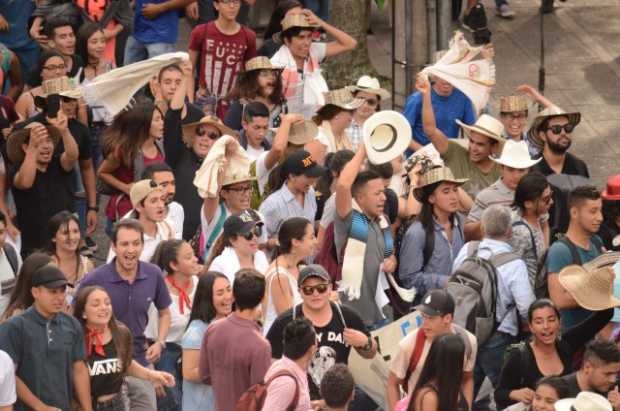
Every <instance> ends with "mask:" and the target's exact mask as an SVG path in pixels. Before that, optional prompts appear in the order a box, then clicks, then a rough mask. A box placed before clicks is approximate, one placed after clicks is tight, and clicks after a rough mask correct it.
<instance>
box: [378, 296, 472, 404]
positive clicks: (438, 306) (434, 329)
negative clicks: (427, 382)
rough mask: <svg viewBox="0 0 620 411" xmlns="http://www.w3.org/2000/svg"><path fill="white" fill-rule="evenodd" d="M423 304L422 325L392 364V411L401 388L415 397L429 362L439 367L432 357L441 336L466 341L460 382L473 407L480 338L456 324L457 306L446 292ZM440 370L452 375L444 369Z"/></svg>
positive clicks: (404, 341)
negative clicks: (448, 335)
mask: <svg viewBox="0 0 620 411" xmlns="http://www.w3.org/2000/svg"><path fill="white" fill-rule="evenodd" d="M421 301H422V304H421V305H419V306H418V307H417V308H418V310H420V312H421V313H422V321H423V322H422V326H421V327H419V328H416V329H415V330H414V331H412V332H411V333H409V334H408V335H407V336H406V337H405V338H403V339H402V340H401V341H400V342H399V343H398V350H397V352H396V355H395V356H394V358H393V359H392V361H391V364H390V372H389V376H388V381H387V395H386V397H387V403H388V405H389V409H392V410H393V409H394V407H395V405H396V403H397V402H398V401H399V400H400V387H401V386H403V387H404V391H405V394H406V395H407V396H409V397H410V398H415V397H411V395H412V394H413V393H414V389H415V388H416V387H418V386H420V381H421V380H420V378H421V376H422V373H423V372H424V370H425V369H426V368H427V366H428V364H429V361H431V363H430V364H431V366H435V364H434V363H433V362H432V361H434V360H436V359H433V358H431V357H430V351H432V346H433V345H434V342H435V341H437V339H438V338H439V337H441V336H442V335H445V334H454V335H458V336H459V338H460V339H461V340H462V341H463V345H464V348H465V349H464V350H463V352H462V354H461V358H464V360H462V361H463V363H462V364H463V365H462V368H461V371H459V372H460V373H461V375H459V376H458V380H459V381H461V389H460V390H459V392H461V393H462V395H464V396H465V399H466V401H467V403H468V404H471V402H472V401H473V393H474V386H473V371H474V364H475V363H476V353H477V350H476V347H477V342H476V337H475V336H474V335H473V334H471V333H470V332H469V331H467V330H465V329H464V328H462V327H460V326H458V325H456V324H454V323H453V322H452V319H453V317H454V309H455V303H454V299H453V298H452V296H451V295H450V294H448V292H446V291H445V290H433V291H429V292H428V293H427V294H426V295H425V296H424V298H422V300H421ZM419 347H422V348H421V349H420V348H419ZM416 353H417V354H416ZM438 371H439V372H441V373H444V372H446V373H447V372H448V371H446V370H444V369H440V370H438ZM452 375H453V376H454V375H455V374H452ZM422 385H423V384H422ZM406 402H407V401H405V403H406Z"/></svg>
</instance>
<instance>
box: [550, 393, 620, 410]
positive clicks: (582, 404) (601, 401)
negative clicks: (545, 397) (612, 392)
mask: <svg viewBox="0 0 620 411" xmlns="http://www.w3.org/2000/svg"><path fill="white" fill-rule="evenodd" d="M553 407H554V408H555V409H556V411H612V410H613V408H612V407H611V403H610V402H609V401H608V400H607V398H605V397H603V396H602V395H600V394H597V393H595V392H590V391H581V392H580V393H579V394H578V395H577V398H563V399H561V400H559V401H556V403H555V404H553Z"/></svg>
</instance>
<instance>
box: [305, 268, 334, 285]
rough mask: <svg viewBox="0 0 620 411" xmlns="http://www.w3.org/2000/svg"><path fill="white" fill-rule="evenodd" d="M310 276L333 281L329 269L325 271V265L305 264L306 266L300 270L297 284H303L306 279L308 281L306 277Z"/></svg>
mask: <svg viewBox="0 0 620 411" xmlns="http://www.w3.org/2000/svg"><path fill="white" fill-rule="evenodd" d="M310 277H318V278H321V279H323V280H325V281H327V282H331V277H330V276H329V274H328V273H327V271H325V269H324V268H323V266H321V265H318V264H309V265H307V266H305V267H304V268H302V269H301V270H299V277H298V278H297V284H299V285H301V284H303V283H304V281H306V279H308V278H310Z"/></svg>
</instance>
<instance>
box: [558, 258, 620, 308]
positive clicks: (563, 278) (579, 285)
mask: <svg viewBox="0 0 620 411" xmlns="http://www.w3.org/2000/svg"><path fill="white" fill-rule="evenodd" d="M615 277H616V274H615V273H614V271H613V269H612V268H611V267H609V266H607V267H603V268H598V269H595V270H590V271H587V270H586V269H585V268H584V267H582V266H579V265H569V266H568V267H565V268H563V269H562V271H560V275H559V280H560V284H562V287H564V288H565V289H566V290H567V291H568V292H569V293H570V295H571V296H572V297H573V298H574V299H575V301H577V303H578V304H579V305H580V306H581V307H583V308H585V309H588V310H591V311H600V310H606V309H608V308H611V307H620V300H618V299H617V298H616V297H614V293H613V285H614V279H615Z"/></svg>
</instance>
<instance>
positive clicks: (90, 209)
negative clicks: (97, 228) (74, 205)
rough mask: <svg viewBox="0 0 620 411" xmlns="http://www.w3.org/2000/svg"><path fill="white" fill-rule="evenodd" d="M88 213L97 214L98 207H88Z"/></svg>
mask: <svg viewBox="0 0 620 411" xmlns="http://www.w3.org/2000/svg"><path fill="white" fill-rule="evenodd" d="M88 211H95V212H97V213H98V212H99V207H98V206H88Z"/></svg>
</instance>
